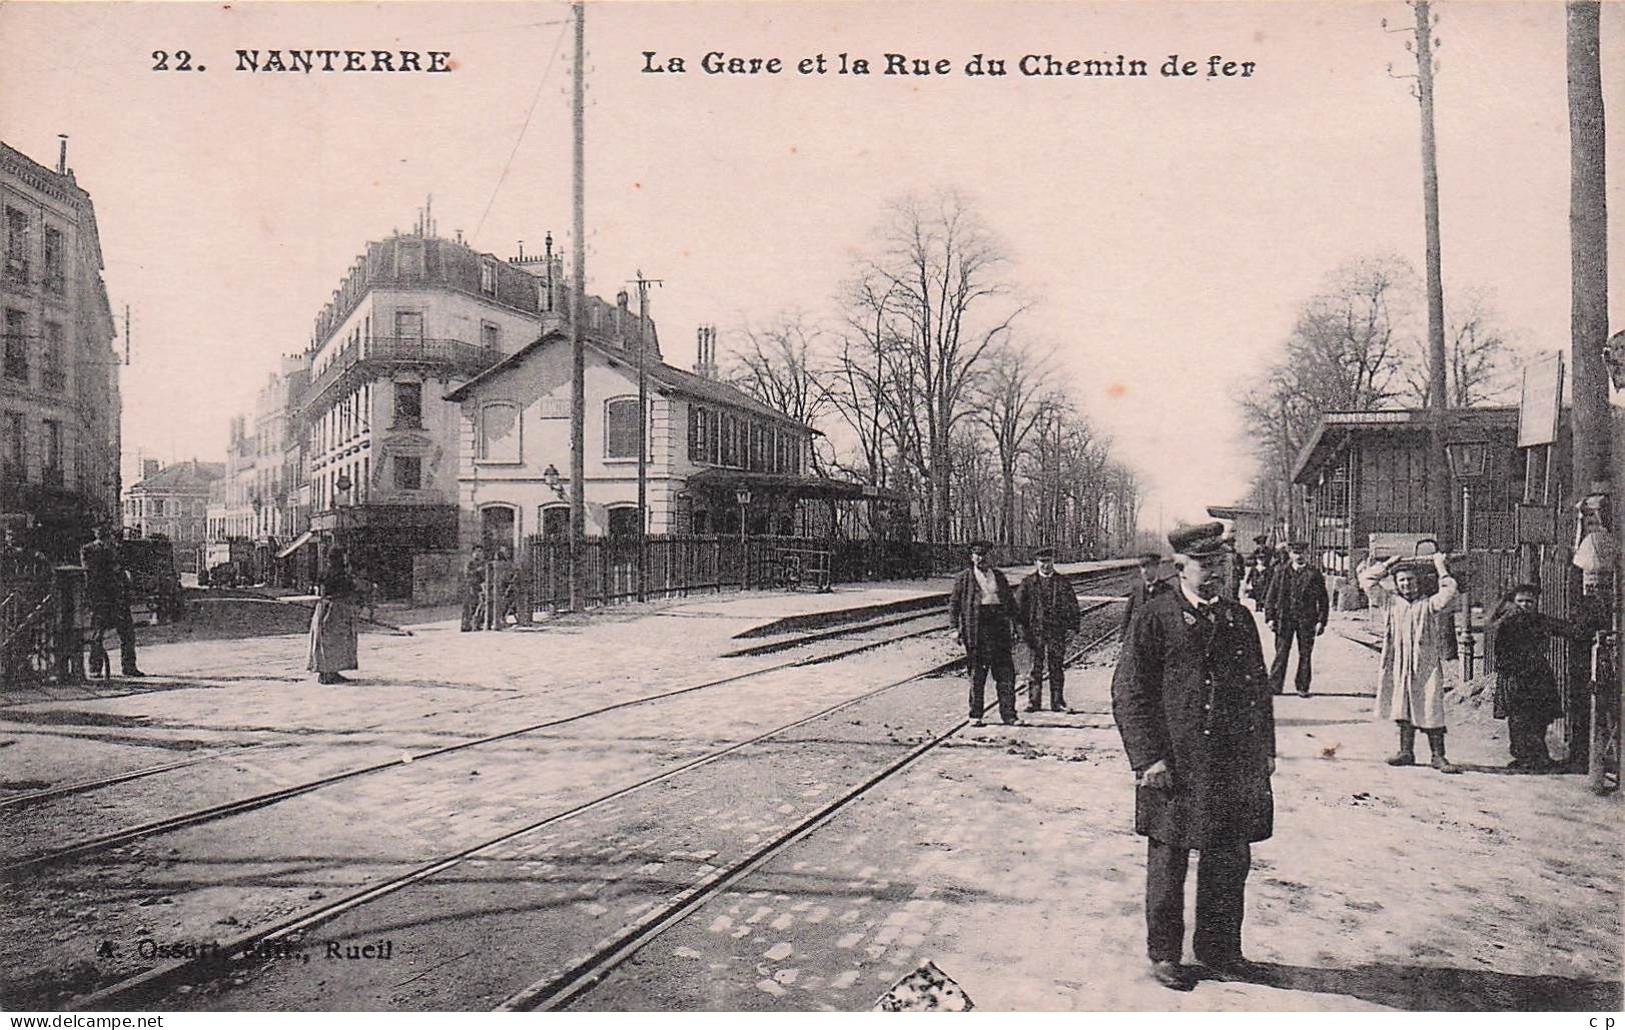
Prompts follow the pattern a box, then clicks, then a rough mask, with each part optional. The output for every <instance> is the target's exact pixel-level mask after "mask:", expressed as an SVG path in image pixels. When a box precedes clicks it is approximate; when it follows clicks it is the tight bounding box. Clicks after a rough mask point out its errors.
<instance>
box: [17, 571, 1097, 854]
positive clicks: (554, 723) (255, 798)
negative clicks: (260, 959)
mask: <svg viewBox="0 0 1625 1030" xmlns="http://www.w3.org/2000/svg"><path fill="white" fill-rule="evenodd" d="M1111 578H1123V573H1122V572H1121V571H1119V570H1103V571H1101V572H1099V573H1095V574H1092V575H1088V576H1079V577H1076V578H1075V579H1074V580H1073V585H1074V587H1079V586H1082V585H1084V584H1085V583H1087V584H1089V585H1098V584H1099V582H1100V581H1101V580H1102V579H1111ZM1101 603H1103V604H1109V603H1111V602H1101ZM922 618H923V619H929V620H932V624H931V625H929V626H926V627H924V628H922V629H918V630H914V631H911V632H907V633H903V634H901V635H898V636H889V637H884V638H882V639H879V640H871V641H866V642H864V643H861V644H858V645H856V646H853V647H847V648H841V649H837V650H835V651H833V652H830V653H825V654H817V655H809V656H804V657H800V658H795V659H792V660H790V661H785V662H780V663H777V664H775V665H770V666H766V667H764V668H761V669H752V670H749V671H747V672H742V673H736V674H734V675H732V676H724V677H719V678H717V679H713V680H708V681H706V682H704V683H697V684H693V685H690V686H687V687H680V688H678V689H675V690H667V691H662V692H660V693H656V694H650V695H646V696H643V697H638V698H632V699H630V700H627V701H618V702H615V703H613V704H608V705H601V706H599V707H596V708H591V709H588V710H585V711H581V712H575V713H572V714H570V715H565V716H560V717H558V718H553V719H544V720H542V721H539V722H534V723H530V724H527V725H525V726H520V727H516V728H513V729H508V730H504V731H502V732H500V733H492V734H487V735H485V736H481V737H476V738H473V739H471V740H465V741H459V742H458V743H455V744H447V745H445V746H442V747H438V748H431V749H429V750H427V751H422V752H419V753H417V754H409V755H403V756H402V757H401V758H395V759H390V760H389V761H381V762H373V763H370V764H367V765H364V766H360V767H357V768H354V769H347V770H344V771H341V772H337V773H332V774H330V775H327V776H322V777H317V778H314V779H310V780H305V781H302V782H299V783H295V784H291V785H289V786H286V787H281V788H278V789H276V790H271V791H265V792H262V793H259V794H254V795H251V796H249V797H244V798H238V799H235V800H231V801H226V802H222V803H220V804H216V805H210V806H207V807H205V808H199V809H195V810H192V811H189V812H183V813H179V814H176V815H173V816H168V817H166V818H162V819H155V820H150V821H147V822H144V823H140V824H136V825H133V826H126V827H123V828H121V829H118V830H113V831H111V832H108V833H104V834H99V835H97V836H94V837H90V838H86V839H82V840H78V841H75V842H73V843H70V844H66V845H63V846H61V847H56V848H52V849H50V850H47V851H43V852H39V853H37V854H33V855H26V856H24V857H21V858H18V859H14V860H11V861H9V862H6V863H4V864H0V882H4V881H9V880H12V879H14V878H15V877H16V875H17V874H18V873H21V872H23V871H25V870H30V869H36V868H39V867H42V866H48V865H54V864H57V863H61V862H66V861H70V860H73V859H78V858H83V857H86V856H89V855H93V854H97V853H99V852H103V851H107V850H109V849H111V848H116V847H121V846H123V845H125V844H129V843H132V842H134V841H137V840H142V839H144V838H147V837H152V836H156V835H159V834H164V833H169V832H172V831H175V830H179V829H183V828H186V827H191V826H199V825H202V824H205V823H211V822H215V821H217V820H220V819H226V818H229V817H231V816H234V815H238V814H241V813H245V812H251V811H255V810H258V809H261V808H265V807H268V806H270V805H274V804H277V803H278V802H281V801H284V800H287V799H289V798H294V797H299V796H301V795H304V794H309V793H311V792H313V791H316V790H320V789H322V788H325V787H329V786H333V785H335V784H339V783H345V782H348V781H350V780H354V779H357V778H359V777H363V776H371V775H374V774H378V773H383V772H388V771H391V770H395V769H398V768H400V767H401V766H402V765H407V764H411V763H415V762H424V761H431V760H433V759H436V758H440V757H444V756H446V755H452V754H456V753H458V752H461V751H466V750H469V749H471V748H477V747H483V746H485V745H489V744H493V743H497V742H500V741H505V740H511V739H513V738H515V737H520V736H524V735H526V734H531V733H536V732H538V731H541V730H546V729H554V728H556V727H559V726H566V725H569V724H571V723H575V722H580V721H582V720H585V719H591V718H594V717H596V716H600V715H605V714H608V713H610V712H616V711H621V710H623V709H627V708H633V707H637V706H639V705H646V704H650V703H653V702H656V701H663V700H668V699H670V698H674V697H681V696H683V695H686V694H693V693H696V692H698V691H702V690H708V689H712V688H714V687H719V686H724V685H727V684H731V683H738V682H741V681H743V680H747V679H754V678H758V677H762V676H768V675H771V674H773V673H777V672H783V671H785V670H787V669H794V668H802V667H806V666H810V665H820V664H825V663H828V662H833V661H839V660H841V659H843V658H848V657H851V656H853V655H857V654H861V653H864V652H867V651H871V650H874V649H876V648H880V647H886V646H889V645H892V644H896V643H900V642H902V641H903V640H908V639H913V638H915V637H921V636H927V635H929V634H932V633H938V632H942V631H944V630H946V629H947V628H948V626H947V622H946V620H943V619H941V618H940V614H939V613H937V612H935V611H931V612H927V613H923V614H916V615H910V616H907V617H889V618H881V619H876V620H871V621H869V622H864V623H857V624H853V625H850V626H847V627H844V628H842V629H841V630H839V631H833V630H830V631H821V632H817V633H810V634H802V635H800V636H797V637H792V638H788V639H786V640H782V641H778V642H777V643H776V644H775V645H772V646H773V647H774V649H775V650H788V649H794V648H798V647H802V646H807V645H810V644H815V643H822V642H825V641H827V640H830V639H834V638H838V637H841V636H854V635H857V634H860V633H865V632H870V631H873V630H875V629H879V628H889V627H891V626H895V625H900V624H904V623H908V622H914V621H919V620H920V619H922ZM746 653H756V652H755V649H747V650H746V651H744V652H730V654H746ZM724 657H726V656H724ZM214 757H216V758H218V757H223V756H214ZM192 764H194V763H192V762H180V763H169V764H166V765H164V766H160V767H156V768H151V769H148V770H146V771H142V772H136V773H127V774H119V775H115V776H110V777H106V778H104V779H102V780H89V781H84V782H82V783H79V784H74V785H69V786H66V787H63V788H58V789H57V790H55V791H43V792H40V794H37V795H31V796H30V795H25V796H24V798H20V799H10V803H12V804H18V803H21V802H23V801H25V800H27V799H29V798H31V797H32V798H38V799H39V800H50V799H54V798H56V797H62V796H67V795H69V794H78V793H85V792H88V791H93V790H97V789H101V788H103V787H109V786H114V785H117V784H120V783H126V782H129V781H131V780H134V779H138V778H142V777H145V776H151V775H158V774H161V773H165V772H171V771H176V770H179V769H183V768H187V767H189V766H190V765H192ZM42 795H45V796H43V797H42Z"/></svg>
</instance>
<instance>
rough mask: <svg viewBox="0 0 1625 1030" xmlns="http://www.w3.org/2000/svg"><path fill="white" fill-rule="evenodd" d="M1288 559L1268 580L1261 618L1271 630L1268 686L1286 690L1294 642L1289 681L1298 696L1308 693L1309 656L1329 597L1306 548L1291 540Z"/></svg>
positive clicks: (1323, 623)
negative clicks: (1272, 647)
mask: <svg viewBox="0 0 1625 1030" xmlns="http://www.w3.org/2000/svg"><path fill="white" fill-rule="evenodd" d="M1287 553H1288V555H1289V559H1290V560H1289V561H1288V563H1287V565H1286V567H1285V568H1282V569H1278V570H1276V573H1275V575H1274V576H1273V577H1271V579H1270V589H1269V594H1268V595H1267V596H1266V597H1265V598H1264V621H1265V622H1267V623H1269V625H1270V629H1272V630H1274V631H1275V661H1274V662H1272V663H1271V664H1270V689H1271V690H1272V691H1273V692H1275V693H1277V694H1280V693H1284V692H1285V690H1286V666H1287V662H1289V661H1291V659H1292V643H1293V641H1297V644H1298V673H1297V675H1296V676H1295V677H1294V678H1293V684H1294V686H1296V687H1297V689H1298V696H1299V697H1308V696H1309V683H1310V677H1311V676H1312V675H1313V668H1312V667H1311V665H1310V656H1311V655H1313V654H1314V652H1315V638H1316V637H1318V636H1320V635H1321V634H1322V633H1324V632H1326V620H1327V619H1328V618H1329V617H1330V616H1331V610H1332V606H1331V599H1330V598H1329V597H1327V595H1326V577H1325V576H1323V575H1321V573H1320V570H1319V569H1317V568H1314V567H1312V566H1311V565H1310V564H1309V548H1308V546H1307V545H1305V544H1302V543H1298V542H1296V541H1294V542H1293V543H1291V544H1289V545H1288V546H1287Z"/></svg>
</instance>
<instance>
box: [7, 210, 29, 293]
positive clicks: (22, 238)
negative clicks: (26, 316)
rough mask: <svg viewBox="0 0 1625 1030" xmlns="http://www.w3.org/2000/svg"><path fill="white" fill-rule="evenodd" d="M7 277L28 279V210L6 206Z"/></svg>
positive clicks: (17, 279)
mask: <svg viewBox="0 0 1625 1030" xmlns="http://www.w3.org/2000/svg"><path fill="white" fill-rule="evenodd" d="M6 278H7V279H11V280H14V281H16V282H21V283H26V282H27V281H28V212H26V211H19V210H18V209H17V208H14V207H8V208H6Z"/></svg>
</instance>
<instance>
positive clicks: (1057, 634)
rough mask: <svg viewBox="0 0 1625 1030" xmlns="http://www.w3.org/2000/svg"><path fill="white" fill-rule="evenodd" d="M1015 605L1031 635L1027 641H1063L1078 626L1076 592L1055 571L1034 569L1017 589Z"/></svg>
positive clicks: (1055, 642) (1054, 642)
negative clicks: (1019, 610)
mask: <svg viewBox="0 0 1625 1030" xmlns="http://www.w3.org/2000/svg"><path fill="white" fill-rule="evenodd" d="M1016 607H1018V608H1020V609H1021V620H1022V622H1023V623H1024V624H1025V625H1026V627H1027V630H1028V632H1030V633H1031V634H1032V636H1030V637H1028V639H1027V642H1028V643H1029V644H1031V643H1034V642H1039V641H1042V642H1045V643H1050V644H1064V643H1066V638H1067V637H1068V636H1071V634H1072V632H1073V631H1074V630H1076V629H1077V628H1078V595H1077V593H1076V592H1075V591H1074V590H1073V589H1072V581H1071V580H1069V579H1067V578H1066V577H1065V576H1064V575H1062V574H1061V573H1059V572H1057V573H1054V574H1052V575H1049V576H1045V575H1041V574H1039V573H1037V572H1035V573H1033V574H1032V575H1030V576H1028V577H1027V578H1026V579H1024V580H1022V581H1021V586H1019V587H1017V588H1016Z"/></svg>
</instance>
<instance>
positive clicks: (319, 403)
mask: <svg viewBox="0 0 1625 1030" xmlns="http://www.w3.org/2000/svg"><path fill="white" fill-rule="evenodd" d="M500 360H502V352H501V351H499V350H497V349H495V348H493V347H484V346H481V345H480V344H477V343H467V342H465V341H463V340H450V339H437V338H432V337H416V336H378V337H374V338H373V339H370V340H361V341H354V340H352V341H351V342H349V343H347V344H345V345H344V346H343V347H342V348H340V350H339V352H338V353H337V354H335V355H334V356H333V360H332V361H331V362H330V363H329V364H328V366H327V367H326V368H325V369H323V370H322V371H321V373H320V374H318V375H317V376H316V377H315V378H314V379H312V380H311V383H310V389H309V391H307V392H306V394H305V408H306V410H309V409H312V408H320V407H323V406H325V405H326V403H328V400H329V399H328V398H327V397H326V394H327V393H328V392H329V391H330V390H331V389H332V388H333V387H334V386H335V385H337V384H338V383H339V382H341V381H342V380H343V379H344V378H345V377H346V376H347V375H348V374H349V373H350V372H351V371H352V370H355V369H358V368H362V369H363V370H382V369H385V368H395V367H400V366H417V367H424V368H432V369H435V370H450V371H452V372H454V373H458V374H461V375H468V376H474V375H478V374H479V373H481V372H483V371H485V370H486V369H488V368H490V367H491V366H492V365H494V364H496V363H497V362H498V361H500Z"/></svg>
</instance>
